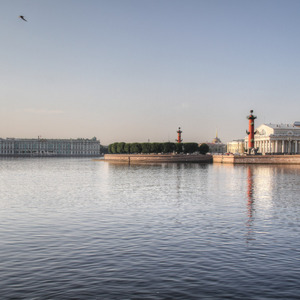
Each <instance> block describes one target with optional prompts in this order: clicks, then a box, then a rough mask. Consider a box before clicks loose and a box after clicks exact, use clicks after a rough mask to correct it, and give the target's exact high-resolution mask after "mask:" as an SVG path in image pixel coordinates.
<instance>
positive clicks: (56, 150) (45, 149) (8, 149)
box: [0, 137, 100, 156]
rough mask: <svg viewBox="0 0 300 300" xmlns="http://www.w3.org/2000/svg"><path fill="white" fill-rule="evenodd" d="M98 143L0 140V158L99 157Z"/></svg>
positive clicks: (39, 139) (75, 140) (79, 140)
mask: <svg viewBox="0 0 300 300" xmlns="http://www.w3.org/2000/svg"><path fill="white" fill-rule="evenodd" d="M99 155H100V141H99V140H97V139H96V138H95V137H94V138H92V139H41V138H37V139H17V138H6V139H1V138H0V156H99Z"/></svg>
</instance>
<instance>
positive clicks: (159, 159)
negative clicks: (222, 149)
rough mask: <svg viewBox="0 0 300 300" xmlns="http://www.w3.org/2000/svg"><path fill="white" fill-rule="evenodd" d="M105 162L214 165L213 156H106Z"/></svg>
mask: <svg viewBox="0 0 300 300" xmlns="http://www.w3.org/2000/svg"><path fill="white" fill-rule="evenodd" d="M104 160H106V161H114V162H126V163H212V161H213V158H212V155H202V154H197V155H194V154H191V155H187V154H105V155H104Z"/></svg>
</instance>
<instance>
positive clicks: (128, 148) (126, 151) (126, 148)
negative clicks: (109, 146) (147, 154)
mask: <svg viewBox="0 0 300 300" xmlns="http://www.w3.org/2000/svg"><path fill="white" fill-rule="evenodd" d="M124 152H125V153H130V143H126V144H125V145H124Z"/></svg>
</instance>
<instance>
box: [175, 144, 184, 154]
mask: <svg viewBox="0 0 300 300" xmlns="http://www.w3.org/2000/svg"><path fill="white" fill-rule="evenodd" d="M175 151H176V152H177V153H181V152H183V149H182V143H176V144H175Z"/></svg>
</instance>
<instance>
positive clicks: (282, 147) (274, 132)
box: [245, 122, 300, 154]
mask: <svg viewBox="0 0 300 300" xmlns="http://www.w3.org/2000/svg"><path fill="white" fill-rule="evenodd" d="M298 123H299V122H295V123H294V124H262V125H260V126H259V127H258V128H257V129H256V131H255V136H254V149H256V150H257V153H261V154H300V126H299V125H300V123H299V124H298ZM245 149H248V137H245Z"/></svg>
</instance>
